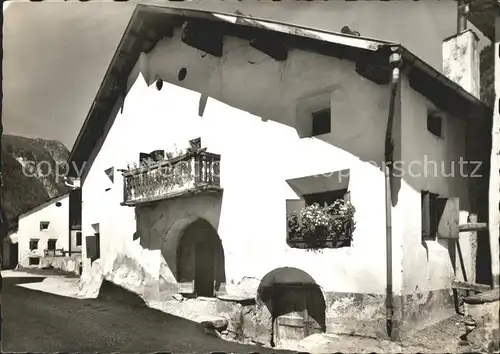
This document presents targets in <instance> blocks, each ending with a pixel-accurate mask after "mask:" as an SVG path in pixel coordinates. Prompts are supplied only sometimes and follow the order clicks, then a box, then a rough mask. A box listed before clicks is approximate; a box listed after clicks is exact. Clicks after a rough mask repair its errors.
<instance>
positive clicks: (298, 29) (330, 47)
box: [70, 4, 493, 179]
mask: <svg viewBox="0 0 500 354" xmlns="http://www.w3.org/2000/svg"><path fill="white" fill-rule="evenodd" d="M186 21H188V22H189V21H193V22H196V23H198V24H200V25H201V26H203V27H204V30H206V31H207V32H208V31H210V30H211V29H212V30H214V29H217V30H219V31H222V32H223V33H224V34H225V35H230V36H237V37H241V38H246V39H252V38H255V37H256V36H257V35H263V34H267V35H269V34H272V35H274V36H275V37H277V38H278V39H279V40H280V41H282V42H283V43H285V44H286V45H287V46H288V47H290V48H298V49H302V50H306V51H311V52H316V53H320V54H323V55H328V56H333V57H339V58H344V59H349V60H352V61H356V62H363V63H370V64H371V65H375V66H377V67H378V68H383V69H385V70H386V71H387V77H388V78H389V77H390V67H389V61H388V58H389V56H390V54H391V53H392V51H393V50H398V51H399V52H400V53H401V54H402V58H403V70H405V71H406V72H407V73H408V77H409V81H410V85H411V86H412V88H413V89H415V90H416V91H418V92H420V93H421V94H422V95H424V96H426V97H427V98H428V99H430V100H431V101H432V102H433V103H434V104H435V105H436V106H437V107H440V108H442V109H444V110H446V111H448V112H450V113H451V114H454V115H457V116H464V117H466V118H474V119H481V118H485V119H490V120H491V117H492V113H493V112H492V109H491V108H490V107H488V106H487V105H485V104H484V103H483V102H482V101H480V100H479V99H477V98H476V97H474V96H473V95H471V94H470V93H468V92H467V91H466V90H465V89H463V88H462V87H461V86H460V85H458V84H456V83H455V82H453V81H451V80H449V79H448V78H446V77H445V76H444V75H443V74H441V73H440V72H439V71H437V70H436V69H434V68H433V67H431V66H430V65H429V64H427V63H425V62H424V61H423V60H421V59H420V58H418V57H417V56H416V55H414V54H413V53H411V52H410V51H409V50H407V49H406V48H404V47H403V46H402V45H401V44H399V43H394V42H388V41H383V40H378V39H372V38H365V37H358V36H351V35H347V34H342V33H337V32H329V31H324V30H319V29H315V28H310V27H303V26H297V25H290V24H286V23H282V22H276V21H269V20H263V19H258V18H254V17H248V16H243V15H240V14H237V15H236V14H227V13H216V12H209V11H201V10H186V9H179V8H171V7H163V6H152V5H144V4H139V5H137V7H136V9H135V11H134V13H133V14H132V17H131V20H130V22H129V24H128V25H127V28H126V30H125V33H124V35H123V37H122V39H121V41H120V43H119V45H118V48H117V50H116V52H115V54H114V56H113V58H112V60H111V64H110V65H109V67H108V70H107V71H106V74H105V77H104V79H103V81H102V83H101V86H100V87H99V90H98V93H97V96H96V97H95V99H94V102H93V103H92V106H91V108H90V111H89V113H88V115H87V118H86V120H85V122H84V124H83V126H82V129H81V130H80V133H79V135H78V137H77V139H76V142H75V144H74V146H73V149H72V151H71V154H70V161H73V162H74V163H75V164H76V166H82V165H83V163H84V162H86V163H85V167H86V170H84V171H83V176H81V177H82V179H84V178H85V176H86V173H87V172H88V169H89V168H90V166H91V162H92V159H93V156H91V154H92V152H93V151H94V147H95V146H100V145H101V144H102V142H103V140H104V139H105V136H106V134H107V129H109V127H110V123H111V122H112V120H113V119H114V117H112V116H111V113H112V111H113V109H114V107H115V105H116V103H117V101H118V100H119V98H120V97H122V96H123V95H124V92H125V87H126V83H127V79H128V76H129V74H130V72H131V70H132V68H133V67H134V65H135V63H136V62H137V60H138V58H139V55H140V53H141V52H149V51H150V50H152V48H153V47H154V45H155V44H156V42H157V41H158V40H160V39H161V38H162V37H164V35H165V34H167V33H169V32H171V30H172V27H177V26H181V25H182V24H183V23H185V22H186ZM72 172H73V173H74V172H75V171H72Z"/></svg>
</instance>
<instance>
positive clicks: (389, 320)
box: [383, 47, 402, 339]
mask: <svg viewBox="0 0 500 354" xmlns="http://www.w3.org/2000/svg"><path fill="white" fill-rule="evenodd" d="M391 51H392V52H393V53H392V54H391V56H390V57H389V65H390V67H391V69H392V78H391V97H390V101H389V117H388V119H387V131H386V135H385V161H384V162H385V163H384V166H383V167H384V173H385V215H386V216H385V222H386V234H385V236H386V238H385V240H386V243H385V245H386V277H387V287H386V329H387V335H388V336H389V338H390V339H392V338H393V331H392V330H393V317H394V305H393V286H392V215H391V208H392V194H391V177H392V172H393V166H392V163H393V152H394V141H393V139H392V129H393V124H394V123H393V122H394V110H395V106H396V97H397V93H398V87H399V81H400V72H399V69H400V67H401V64H402V60H401V54H400V53H399V47H393V48H391Z"/></svg>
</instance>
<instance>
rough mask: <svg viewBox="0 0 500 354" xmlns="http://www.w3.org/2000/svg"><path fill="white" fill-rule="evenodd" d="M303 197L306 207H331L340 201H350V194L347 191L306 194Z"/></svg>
mask: <svg viewBox="0 0 500 354" xmlns="http://www.w3.org/2000/svg"><path fill="white" fill-rule="evenodd" d="M302 197H303V198H304V200H305V202H306V205H312V204H314V203H318V204H319V205H321V206H324V205H325V203H326V204H328V205H330V204H333V203H334V202H335V201H336V200H338V199H349V193H348V192H347V189H339V190H335V191H328V192H322V193H313V194H304V195H303V196H302Z"/></svg>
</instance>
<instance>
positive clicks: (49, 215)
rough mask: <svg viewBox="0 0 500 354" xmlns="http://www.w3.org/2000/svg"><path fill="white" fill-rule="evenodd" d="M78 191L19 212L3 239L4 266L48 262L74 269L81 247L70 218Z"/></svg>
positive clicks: (39, 264)
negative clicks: (5, 237) (14, 223)
mask: <svg viewBox="0 0 500 354" xmlns="http://www.w3.org/2000/svg"><path fill="white" fill-rule="evenodd" d="M78 193H79V191H73V192H70V193H67V194H63V195H61V196H58V197H56V198H52V199H50V200H48V201H46V202H44V203H43V204H40V205H38V206H36V207H34V208H32V209H30V210H28V211H27V212H25V213H23V214H21V215H20V216H19V217H18V221H17V225H15V227H13V228H12V230H11V232H9V235H8V237H7V239H6V240H5V241H4V255H3V258H4V259H3V261H4V267H15V266H16V265H19V266H20V267H36V268H40V267H48V266H52V267H55V268H60V269H63V270H69V271H75V272H78V271H79V270H78V267H79V263H80V259H81V248H82V233H81V229H80V227H79V226H78V225H77V224H76V223H75V222H74V221H76V218H75V217H74V215H75V214H76V213H75V210H78V209H79V208H78V207H79V205H78V204H79V203H81V201H80V200H78V199H75V196H78ZM70 200H71V201H72V202H70ZM71 204H72V205H71Z"/></svg>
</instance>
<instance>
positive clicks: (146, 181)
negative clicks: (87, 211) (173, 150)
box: [122, 149, 221, 206]
mask: <svg viewBox="0 0 500 354" xmlns="http://www.w3.org/2000/svg"><path fill="white" fill-rule="evenodd" d="M205 150H206V149H200V150H197V151H194V152H188V153H186V154H184V155H181V156H178V157H175V158H171V159H167V160H163V161H159V162H154V163H150V164H148V165H147V166H143V167H139V168H135V169H131V170H126V171H123V178H124V191H123V192H124V193H123V194H124V195H123V203H122V205H128V206H135V205H138V204H144V203H151V202H155V201H159V200H163V199H168V198H173V197H178V196H183V195H191V194H197V193H200V192H207V191H219V190H221V188H220V179H219V174H220V173H219V171H220V169H219V164H220V155H216V154H211V153H208V152H206V151H205Z"/></svg>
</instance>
